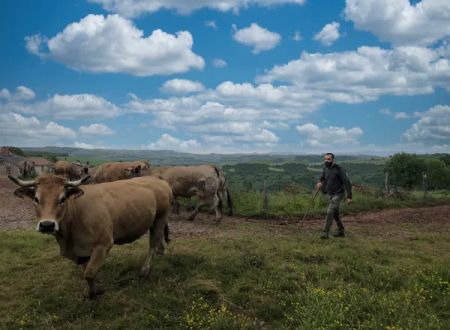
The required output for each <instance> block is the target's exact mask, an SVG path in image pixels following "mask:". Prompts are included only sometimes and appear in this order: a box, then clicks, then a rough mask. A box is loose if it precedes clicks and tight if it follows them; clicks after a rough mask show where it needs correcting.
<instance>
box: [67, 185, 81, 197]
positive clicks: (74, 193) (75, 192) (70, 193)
mask: <svg viewBox="0 0 450 330" xmlns="http://www.w3.org/2000/svg"><path fill="white" fill-rule="evenodd" d="M83 195H84V191H83V190H82V189H81V188H78V187H68V188H67V189H66V197H67V198H73V199H75V198H78V197H81V196H83Z"/></svg>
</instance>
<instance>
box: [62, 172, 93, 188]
mask: <svg viewBox="0 0 450 330" xmlns="http://www.w3.org/2000/svg"><path fill="white" fill-rule="evenodd" d="M90 178H91V176H90V175H86V176H85V177H84V178H81V179H80V180H76V181H67V182H66V186H68V187H78V186H79V185H80V184H82V183H84V182H86V181H87V180H89V179H90Z"/></svg>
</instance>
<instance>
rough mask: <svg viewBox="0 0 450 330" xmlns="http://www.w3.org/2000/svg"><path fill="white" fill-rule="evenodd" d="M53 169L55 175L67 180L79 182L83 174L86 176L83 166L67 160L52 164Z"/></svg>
mask: <svg viewBox="0 0 450 330" xmlns="http://www.w3.org/2000/svg"><path fill="white" fill-rule="evenodd" d="M53 169H54V172H55V174H56V175H62V176H64V177H66V178H68V179H69V180H79V179H81V176H82V175H83V174H87V173H86V172H87V170H86V169H85V166H83V165H81V163H79V162H77V163H75V162H68V161H67V160H58V161H57V162H56V163H55V164H53Z"/></svg>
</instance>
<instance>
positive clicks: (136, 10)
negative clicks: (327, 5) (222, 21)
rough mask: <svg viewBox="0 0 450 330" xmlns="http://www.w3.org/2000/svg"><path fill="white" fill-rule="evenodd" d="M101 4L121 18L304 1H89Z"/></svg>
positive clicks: (301, 0) (300, 3)
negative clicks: (171, 11)
mask: <svg viewBox="0 0 450 330" xmlns="http://www.w3.org/2000/svg"><path fill="white" fill-rule="evenodd" d="M90 1H91V2H94V3H98V4H101V5H102V6H103V8H104V9H106V10H108V11H111V12H115V13H120V14H121V15H123V16H127V17H134V16H138V15H141V14H144V13H154V12H156V11H159V10H161V9H174V10H176V11H177V12H178V13H180V14H189V13H191V12H192V11H194V10H198V9H201V8H210V9H215V10H218V11H222V12H225V11H230V10H231V11H234V12H236V13H237V12H238V11H239V10H240V9H243V8H246V7H249V6H255V5H258V6H261V7H271V6H277V5H284V4H298V5H302V4H303V3H305V0H228V1H224V0H200V1H186V0H125V1H124V0H90Z"/></svg>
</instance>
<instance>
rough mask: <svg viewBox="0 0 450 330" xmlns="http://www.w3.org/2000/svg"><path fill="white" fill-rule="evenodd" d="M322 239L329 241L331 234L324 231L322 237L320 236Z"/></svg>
mask: <svg viewBox="0 0 450 330" xmlns="http://www.w3.org/2000/svg"><path fill="white" fill-rule="evenodd" d="M320 238H321V239H329V238H330V234H329V233H328V232H327V231H324V232H323V233H322V235H321V236H320Z"/></svg>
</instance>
